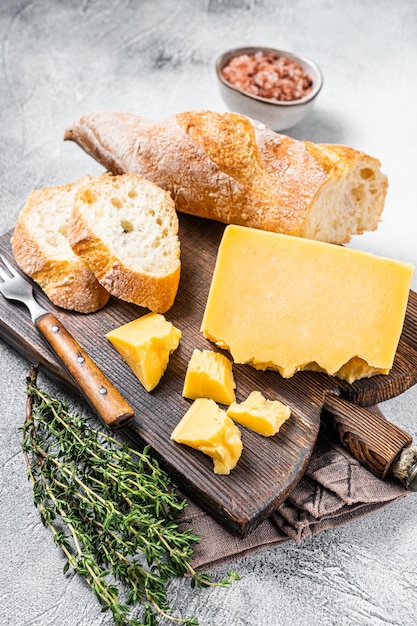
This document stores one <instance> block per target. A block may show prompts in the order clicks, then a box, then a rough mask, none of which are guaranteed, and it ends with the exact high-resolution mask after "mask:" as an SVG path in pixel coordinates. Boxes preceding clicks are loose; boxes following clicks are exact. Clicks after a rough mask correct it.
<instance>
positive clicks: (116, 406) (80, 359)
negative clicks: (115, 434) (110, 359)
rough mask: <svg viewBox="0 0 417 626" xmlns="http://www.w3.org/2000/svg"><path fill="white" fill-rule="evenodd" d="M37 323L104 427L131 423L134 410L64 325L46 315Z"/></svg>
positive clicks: (118, 426) (51, 315)
mask: <svg viewBox="0 0 417 626" xmlns="http://www.w3.org/2000/svg"><path fill="white" fill-rule="evenodd" d="M35 324H36V326H37V328H38V329H39V331H40V332H41V333H42V335H43V336H44V338H45V339H46V341H47V342H48V344H49V345H50V346H51V348H52V349H53V351H54V352H55V354H56V355H57V357H58V358H59V360H60V361H61V363H62V364H63V365H64V367H65V369H66V370H67V371H68V373H69V374H70V375H71V376H72V378H73V379H74V381H75V382H76V383H77V385H78V387H79V388H80V390H81V391H82V392H83V394H84V395H85V397H86V399H87V400H88V401H89V403H90V404H91V405H92V407H93V408H94V409H95V410H96V411H97V413H98V414H99V416H100V417H101V418H102V420H103V421H104V422H105V424H107V426H108V427H109V428H111V429H113V430H114V429H116V428H121V427H123V426H125V425H126V424H128V423H129V422H130V421H131V419H132V418H133V416H134V411H133V409H132V407H131V406H130V405H129V404H128V403H127V402H126V400H125V399H124V398H123V396H122V395H121V394H120V393H119V391H118V390H117V389H116V388H115V387H114V386H113V384H112V383H111V382H110V381H109V379H108V378H107V377H106V376H105V374H103V372H102V371H101V370H100V368H99V367H98V366H97V365H96V363H94V361H93V360H92V359H91V357H89V356H88V354H87V353H86V352H85V351H84V350H83V349H82V348H81V346H80V345H79V344H78V343H77V341H76V340H75V339H74V337H73V336H72V335H71V334H70V333H69V332H68V330H67V329H66V328H65V327H64V326H63V325H62V324H61V322H60V321H59V320H58V319H57V318H56V317H55V316H54V315H53V314H52V313H46V314H45V315H42V316H41V317H39V318H38V319H37V320H36V322H35Z"/></svg>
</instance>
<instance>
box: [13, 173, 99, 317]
mask: <svg viewBox="0 0 417 626" xmlns="http://www.w3.org/2000/svg"><path fill="white" fill-rule="evenodd" d="M90 180H91V177H90V176H85V177H83V178H82V179H81V180H79V181H76V182H73V183H70V184H67V185H60V186H57V187H44V188H42V189H36V190H34V191H32V193H31V194H30V196H29V198H28V200H27V202H26V205H25V206H24V207H23V209H22V210H21V212H20V214H19V216H18V220H17V225H16V228H15V230H14V233H13V235H12V239H11V243H12V248H13V253H14V256H15V259H16V262H17V264H18V265H19V267H20V268H21V269H22V271H23V272H24V273H25V274H27V275H28V276H30V277H31V278H32V279H33V280H34V281H35V282H36V283H38V285H39V286H40V287H41V288H42V289H43V291H44V292H45V293H46V295H47V296H48V298H49V299H50V300H51V302H53V304H55V305H56V306H59V307H62V308H64V309H72V310H74V311H78V312H80V313H91V312H93V311H96V310H98V309H100V308H101V307H103V306H104V305H105V304H106V302H107V301H108V299H109V297H110V294H109V293H108V291H106V290H105V289H104V288H103V287H102V286H101V285H100V283H99V282H98V281H97V279H96V278H95V276H94V274H93V272H92V271H91V270H90V268H89V267H88V265H87V264H86V263H85V262H84V261H83V260H82V259H81V258H80V257H79V256H77V255H76V254H75V253H74V252H73V251H72V249H71V247H70V245H69V243H68V237H67V233H68V221H69V218H70V216H71V212H72V208H73V203H74V198H75V194H76V191H77V190H78V189H79V187H80V186H81V185H85V184H86V183H88V181H90Z"/></svg>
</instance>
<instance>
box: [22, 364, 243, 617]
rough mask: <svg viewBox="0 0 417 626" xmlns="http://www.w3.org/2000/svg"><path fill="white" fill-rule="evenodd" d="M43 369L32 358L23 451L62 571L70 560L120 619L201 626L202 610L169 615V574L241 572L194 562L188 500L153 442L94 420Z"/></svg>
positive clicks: (203, 579)
mask: <svg viewBox="0 0 417 626" xmlns="http://www.w3.org/2000/svg"><path fill="white" fill-rule="evenodd" d="M36 377H37V369H36V368H35V367H32V368H31V371H30V374H29V376H28V378H27V390H26V391H27V398H28V399H27V407H26V419H25V423H24V425H23V427H22V429H21V430H22V432H23V441H22V450H23V454H24V456H25V460H26V464H27V468H28V478H29V479H30V480H31V482H32V484H33V498H34V504H35V505H36V506H37V507H38V508H39V511H40V516H41V520H42V522H43V524H44V525H45V526H48V527H49V528H50V530H51V531H52V534H53V538H54V542H55V544H56V545H57V546H59V547H60V549H61V550H62V552H63V554H64V555H65V558H66V563H65V565H64V573H66V572H67V571H68V570H69V568H72V569H73V570H74V571H75V572H76V573H77V574H79V575H80V576H82V577H83V578H84V579H85V580H86V582H87V583H88V585H89V586H90V587H91V590H92V592H93V594H94V595H95V596H96V597H97V599H98V601H99V603H100V605H101V607H102V611H111V613H112V615H113V619H114V623H115V625H116V626H157V624H158V623H159V622H158V620H159V618H164V619H165V620H169V621H171V622H173V623H176V624H183V625H184V626H197V625H198V620H197V618H195V617H188V618H182V617H176V616H174V615H173V614H172V609H171V607H170V606H169V602H168V598H167V588H168V585H169V583H170V581H171V580H172V579H173V578H174V577H176V576H178V575H181V576H182V575H184V574H187V575H188V576H189V577H190V583H191V587H207V586H212V585H216V586H222V587H229V586H230V585H231V584H232V582H233V581H234V580H238V579H239V576H238V575H237V574H235V573H234V572H228V573H227V576H226V577H225V578H224V579H223V580H220V581H219V582H214V581H211V580H210V578H209V577H208V575H207V574H205V573H201V572H198V571H196V570H194V569H193V567H192V565H191V557H192V553H193V547H194V545H195V544H196V543H197V542H198V541H199V537H198V536H197V535H195V534H193V533H192V532H191V531H189V530H185V531H182V530H181V529H180V528H179V526H178V524H177V522H176V513H177V512H178V511H180V510H182V509H183V508H184V507H185V506H186V504H187V503H186V501H185V500H180V499H179V497H178V493H177V490H176V488H175V485H174V484H173V483H172V482H171V480H170V478H169V476H168V474H167V473H166V472H165V471H164V470H163V469H162V468H161V467H160V466H159V464H158V462H157V461H156V460H155V459H154V458H153V457H152V455H151V454H150V448H149V446H147V447H145V448H144V449H143V451H141V452H139V451H137V450H134V449H132V448H130V447H128V446H127V445H125V444H123V443H121V442H119V441H118V440H116V439H115V438H113V437H112V436H111V435H110V434H108V433H107V432H101V431H97V430H94V429H92V428H91V427H90V426H89V425H88V423H87V418H85V417H82V416H78V415H73V414H71V413H70V412H69V410H68V407H67V405H66V403H65V402H64V401H62V400H59V399H57V398H53V397H51V396H50V395H49V394H47V393H46V392H45V391H43V390H42V389H40V387H38V385H37V383H36ZM122 595H123V599H122ZM135 607H136V609H137V610H136V612H138V611H139V612H140V615H139V617H133V609H134V608H135Z"/></svg>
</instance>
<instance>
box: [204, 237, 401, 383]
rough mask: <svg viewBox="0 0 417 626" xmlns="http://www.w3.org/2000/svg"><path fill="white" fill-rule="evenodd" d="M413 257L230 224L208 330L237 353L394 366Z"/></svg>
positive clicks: (338, 371)
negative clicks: (400, 257) (398, 258)
mask: <svg viewBox="0 0 417 626" xmlns="http://www.w3.org/2000/svg"><path fill="white" fill-rule="evenodd" d="M412 274H413V267H412V265H410V264H407V263H402V262H400V261H395V260H391V259H387V258H383V257H378V256H375V255H372V254H368V253H366V252H362V251H359V250H354V249H352V248H345V247H342V246H337V245H334V244H329V243H323V242H319V241H312V240H308V239H304V238H299V237H295V236H291V235H282V234H277V233H271V232H266V231H261V230H255V229H252V228H245V227H243V226H234V225H231V226H227V227H226V229H225V231H224V235H223V238H222V241H221V243H220V246H219V251H218V256H217V260H216V266H215V270H214V274H213V278H212V283H211V286H210V291H209V296H208V300H207V304H206V309H205V312H204V317H203V321H202V325H201V330H202V332H203V334H204V336H205V337H207V338H208V339H210V340H211V341H213V342H215V343H216V344H217V345H218V346H219V347H221V348H224V349H228V350H230V352H231V354H232V357H233V359H234V361H235V362H236V363H249V364H250V365H252V366H253V367H255V368H257V369H266V368H272V369H277V370H278V371H279V372H280V373H281V374H282V376H283V377H290V376H293V374H295V373H296V372H297V371H298V370H316V371H324V372H327V373H328V374H331V375H335V376H339V377H340V378H343V379H345V380H347V381H349V382H353V381H354V380H356V379H357V378H361V377H364V376H372V375H374V374H387V373H388V372H389V371H390V369H391V367H392V364H393V361H394V356H395V352H396V349H397V345H398V341H399V338H400V335H401V331H402V327H403V323H404V317H405V312H406V306H407V301H408V294H409V289H410V284H411V278H412Z"/></svg>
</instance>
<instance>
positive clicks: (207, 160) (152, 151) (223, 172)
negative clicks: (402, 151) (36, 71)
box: [65, 111, 388, 243]
mask: <svg viewBox="0 0 417 626" xmlns="http://www.w3.org/2000/svg"><path fill="white" fill-rule="evenodd" d="M65 139H66V140H72V141H75V142H76V143H77V144H78V145H80V146H81V147H82V148H83V149H84V150H85V151H86V152H87V153H89V154H90V155H91V156H93V157H94V158H95V159H96V160H97V161H99V162H100V163H101V164H102V165H104V167H106V168H107V169H109V170H110V171H112V172H113V173H114V174H121V173H125V172H136V173H139V174H141V175H142V176H145V177H146V178H148V179H149V180H152V181H153V182H155V183H156V184H158V185H159V186H161V187H163V188H164V189H167V190H168V191H169V192H170V193H171V195H172V197H173V199H174V201H175V204H176V208H177V210H178V211H181V212H184V213H190V214H193V215H197V216H199V217H204V218H209V219H215V220H218V221H221V222H224V223H226V224H230V223H233V224H240V225H243V226H250V227H254V228H260V229H263V230H271V231H274V232H281V233H286V234H292V235H299V236H305V237H310V238H313V239H321V240H323V241H330V242H332V243H346V242H347V241H349V239H350V238H351V236H352V235H353V234H358V233H361V232H363V231H364V230H374V229H375V228H377V225H378V222H379V220H380V216H381V213H382V210H383V205H384V200H385V195H386V190H387V185H388V183H387V179H386V177H385V176H384V175H383V174H382V173H381V171H380V162H379V161H378V160H377V159H375V158H373V157H370V156H368V155H366V154H364V153H362V152H360V151H358V150H354V149H353V148H349V147H345V146H338V145H333V146H331V145H328V144H312V143H311V142H303V141H298V140H295V139H292V138H290V137H287V136H285V135H278V134H276V133H274V132H273V131H271V130H270V129H269V128H267V127H266V126H264V125H263V124H260V123H257V122H255V121H253V120H249V119H248V118H246V117H244V116H241V115H237V114H234V113H226V114H220V113H215V112H212V111H191V112H184V113H179V114H177V115H174V116H172V117H170V118H168V119H166V120H163V121H150V120H144V119H142V118H140V117H138V116H136V115H133V114H130V113H125V112H118V111H101V112H95V113H90V114H87V115H84V116H83V117H81V118H80V119H79V120H78V121H76V122H75V123H74V124H72V125H71V126H70V127H69V128H68V129H67V130H66V132H65ZM362 163H363V167H362ZM361 168H362V169H363V170H365V171H366V176H368V174H369V175H370V177H369V178H366V177H365V178H362V176H361V174H360V172H361ZM353 172H355V176H354V177H353V175H352V180H350V178H349V176H350V174H351V173H353ZM353 178H355V179H354V180H353ZM372 185H373V186H372ZM371 186H372V192H371ZM357 188H360V189H362V192H363V194H364V196H363V197H364V198H365V199H364V200H363V199H362V197H361V199H360V200H361V201H358V198H357V197H356V195H360V194H356V195H355V189H357ZM362 192H361V193H362ZM365 201H366V202H367V203H368V205H369V206H366V207H365ZM329 218H330V219H329ZM326 222H327V223H326Z"/></svg>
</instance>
